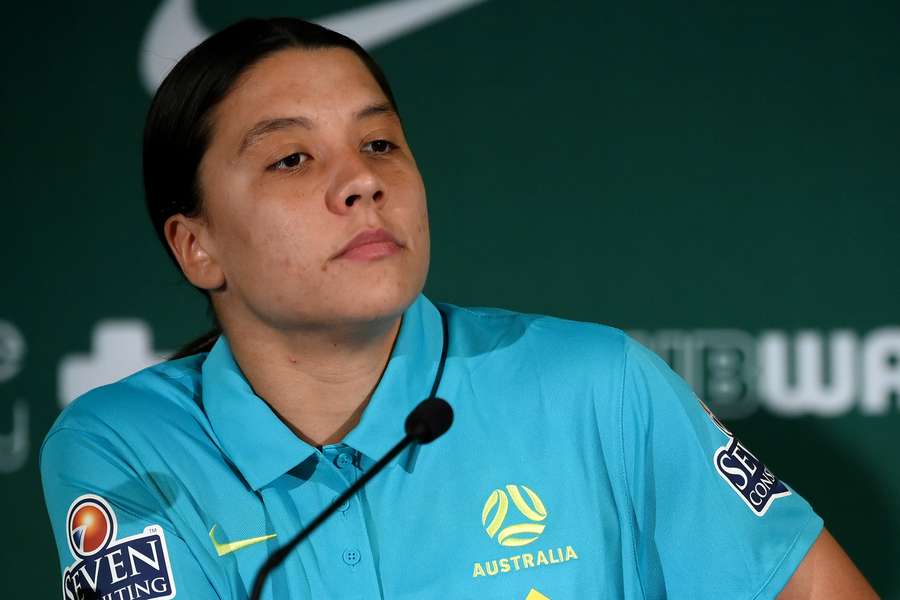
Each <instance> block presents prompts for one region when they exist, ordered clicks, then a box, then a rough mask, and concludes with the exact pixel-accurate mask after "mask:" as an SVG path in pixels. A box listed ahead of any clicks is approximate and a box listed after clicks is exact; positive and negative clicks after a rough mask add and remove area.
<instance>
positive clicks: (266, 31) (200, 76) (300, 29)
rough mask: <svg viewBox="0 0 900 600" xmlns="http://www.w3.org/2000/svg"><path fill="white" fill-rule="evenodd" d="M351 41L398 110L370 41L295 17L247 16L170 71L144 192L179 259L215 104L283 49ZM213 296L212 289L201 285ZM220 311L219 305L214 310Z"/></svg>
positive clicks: (191, 348)
mask: <svg viewBox="0 0 900 600" xmlns="http://www.w3.org/2000/svg"><path fill="white" fill-rule="evenodd" d="M288 48H300V49H305V50H316V49H325V48H346V49H347V50H350V51H352V52H353V53H354V54H356V56H358V57H359V59H360V60H361V61H362V62H363V64H364V65H365V66H366V68H367V69H368V70H369V73H371V74H372V77H374V78H375V81H376V82H377V83H378V85H379V86H380V87H381V90H382V92H384V95H385V96H386V97H387V99H388V101H389V102H390V103H391V106H392V108H393V109H394V111H395V112H397V114H399V111H398V110H397V103H396V101H395V100H394V95H393V93H392V92H391V88H390V85H389V84H388V81H387V78H386V77H385V76H384V73H383V72H382V70H381V68H380V67H379V66H378V64H376V62H375V61H374V60H373V59H372V57H371V56H369V54H368V53H367V52H366V51H365V50H363V49H362V47H361V46H360V45H359V44H357V43H356V42H355V41H353V40H351V39H350V38H348V37H346V36H344V35H342V34H340V33H337V32H335V31H331V30H330V29H326V28H324V27H322V26H320V25H316V24H315V23H309V22H307V21H303V20H301V19H294V18H290V17H278V18H272V19H244V20H242V21H238V22H237V23H235V24H233V25H231V26H229V27H227V28H225V29H223V30H222V31H220V32H218V33H216V34H214V35H212V36H210V37H209V38H207V39H206V40H205V41H203V42H202V43H201V44H200V45H198V46H197V47H195V48H194V49H192V50H191V51H190V52H188V53H187V54H186V55H185V56H184V58H182V59H181V60H179V61H178V63H177V64H176V65H175V67H174V68H173V69H172V71H171V72H170V73H169V74H168V76H166V78H165V80H163V82H162V84H161V85H160V86H159V89H158V90H157V91H156V95H155V96H154V97H153V102H152V103H151V104H150V110H149V112H148V113H147V121H146V124H145V126H144V150H143V168H144V198H145V202H146V206H147V212H148V213H149V214H150V220H151V222H152V223H153V227H154V229H155V230H156V235H157V236H158V237H159V240H160V242H161V243H162V245H163V247H164V248H165V249H166V252H167V253H168V254H169V258H171V259H172V261H173V262H174V263H175V264H176V266H177V265H178V261H177V260H176V259H175V255H174V254H173V253H172V250H171V248H169V244H168V242H166V237H165V233H164V231H163V227H164V225H165V222H166V220H167V219H168V218H169V217H171V216H172V215H177V214H184V215H186V216H196V215H198V214H200V211H201V210H202V193H201V190H200V186H199V182H198V180H197V169H198V167H199V165H200V160H201V159H202V158H203V154H204V153H205V152H206V148H207V146H208V145H209V138H210V132H211V129H212V125H213V123H212V113H213V109H215V107H216V106H217V105H218V104H219V103H220V102H221V101H222V100H223V99H224V98H225V96H227V95H228V93H229V91H230V90H231V89H232V87H233V86H234V84H235V82H236V81H237V80H238V78H239V77H240V76H241V75H242V74H243V73H244V72H245V71H246V70H247V69H248V68H250V67H251V66H253V65H254V64H256V63H257V62H259V61H260V60H262V59H263V58H265V57H267V56H269V55H271V54H274V53H275V52H277V51H279V50H284V49H288ZM201 291H202V292H203V293H204V295H206V296H207V299H208V298H209V294H208V293H207V292H206V291H205V290H201ZM211 312H212V311H211ZM213 319H214V321H215V324H216V326H215V328H214V329H213V330H212V331H210V332H208V333H206V334H204V335H203V336H202V337H200V338H198V339H197V340H194V341H193V342H191V343H189V344H187V345H186V346H184V347H183V348H182V349H180V350H179V351H178V352H177V353H176V354H175V355H174V356H173V357H172V358H180V357H183V356H188V355H190V354H195V353H197V352H204V351H208V350H209V349H210V348H211V347H212V345H213V344H214V343H215V341H216V339H217V338H218V336H219V335H220V334H221V327H220V326H219V324H218V321H217V320H216V319H215V314H214V313H213Z"/></svg>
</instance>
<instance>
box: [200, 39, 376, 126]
mask: <svg viewBox="0 0 900 600" xmlns="http://www.w3.org/2000/svg"><path fill="white" fill-rule="evenodd" d="M386 100H387V98H386V97H385V95H384V92H382V91H381V88H380V87H379V85H378V82H376V81H375V78H374V77H373V76H372V74H371V73H369V70H368V69H367V68H366V66H365V65H364V64H363V62H362V60H360V58H359V57H357V56H356V54H354V53H353V52H352V51H350V50H347V49H345V48H325V49H316V50H306V49H295V48H291V49H287V50H281V51H278V52H276V53H275V54H272V55H270V56H267V57H266V58H264V59H262V60H260V61H259V62H257V63H256V64H254V65H253V66H252V67H250V68H249V69H247V71H246V72H244V73H243V74H242V75H241V76H240V77H239V78H238V81H237V82H236V83H235V85H234V86H233V88H232V89H231V91H230V92H229V93H228V95H227V96H226V97H225V99H224V100H223V101H222V102H221V103H220V105H219V106H218V107H217V109H216V111H215V112H216V118H215V121H216V122H217V123H218V124H220V125H222V126H224V128H226V129H231V128H232V127H231V126H232V125H233V126H235V127H243V126H246V125H247V124H248V122H255V121H257V120H258V119H260V118H264V117H265V118H271V117H280V116H293V115H294V114H297V113H303V114H305V115H309V116H310V117H312V118H317V117H319V116H327V115H328V114H334V115H340V114H342V113H343V114H348V115H349V114H350V113H352V112H353V111H355V110H357V109H358V108H359V107H360V105H361V104H365V103H367V102H383V101H386ZM216 129H219V127H216Z"/></svg>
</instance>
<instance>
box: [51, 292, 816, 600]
mask: <svg viewBox="0 0 900 600" xmlns="http://www.w3.org/2000/svg"><path fill="white" fill-rule="evenodd" d="M440 308H441V310H442V311H444V313H445V314H446V316H447V319H448V325H449V352H448V357H447V360H446V366H445V371H444V375H443V378H442V381H441V383H440V387H439V391H438V396H440V397H442V398H445V399H446V400H447V401H448V402H449V403H450V404H451V405H452V407H453V410H454V414H455V420H454V423H453V426H452V427H451V428H450V430H449V432H447V433H446V434H445V435H444V436H443V437H441V438H440V439H438V440H437V441H435V442H434V443H432V444H430V445H428V446H421V447H413V448H411V449H409V450H408V451H406V452H404V453H402V454H401V455H400V456H399V457H398V458H397V459H396V460H395V461H394V462H392V463H391V464H390V465H389V466H388V467H387V468H386V469H385V471H384V472H382V473H381V474H379V475H378V476H377V477H376V478H375V479H373V480H372V481H371V482H370V484H369V485H368V486H367V487H366V488H365V489H364V490H363V491H362V492H361V493H360V494H359V495H357V496H355V497H354V498H353V499H352V500H350V501H349V502H348V503H346V504H345V505H344V506H341V508H340V510H339V511H338V512H337V513H336V514H335V515H334V516H333V518H331V519H330V520H329V521H327V522H326V523H325V524H324V525H323V526H322V527H321V528H320V529H318V530H317V531H316V532H315V533H314V534H313V535H312V536H311V537H310V538H309V539H308V540H307V541H306V542H305V543H304V544H302V545H301V546H300V547H299V548H298V549H297V550H296V551H294V553H293V554H291V555H290V557H289V558H288V559H287V560H286V562H285V563H284V564H283V565H282V566H281V567H280V568H278V569H277V570H276V571H275V572H274V573H273V574H272V576H271V578H270V579H269V581H268V583H267V585H266V588H265V593H264V597H265V598H268V599H275V598H277V599H284V598H291V599H292V600H295V599H306V598H310V599H316V600H321V599H332V598H334V599H345V598H346V599H360V600H362V599H365V600H371V599H373V598H385V599H404V600H412V599H416V600H420V599H423V598H453V599H478V600H481V599H495V598H496V599H503V600H540V599H544V598H550V599H552V600H566V599H582V598H629V599H631V598H634V599H637V598H645V599H655V598H664V597H670V598H691V599H697V598H729V599H737V598H773V597H775V596H776V595H777V593H778V592H779V591H780V590H781V589H782V588H783V586H784V585H785V584H786V583H787V581H788V579H789V578H790V577H791V575H792V573H793V572H794V570H795V569H796V568H797V566H798V565H799V563H800V561H801V560H802V558H803V556H804V555H805V553H806V552H807V550H808V549H809V547H810V546H811V545H812V543H813V542H814V541H815V539H816V537H817V536H818V534H819V532H820V531H821V529H822V520H821V519H820V518H819V517H818V516H816V514H815V513H814V512H813V511H812V509H811V508H810V506H809V505H808V504H807V502H806V501H804V500H803V499H802V498H801V497H800V496H799V495H798V494H797V493H796V492H795V491H794V490H793V489H791V488H790V487H788V486H787V485H786V484H784V483H783V482H782V481H781V480H780V479H778V478H777V477H776V476H775V474H773V473H772V472H771V471H770V470H769V469H768V468H766V467H765V465H764V464H763V463H762V462H761V461H760V459H759V458H758V457H756V456H755V455H754V454H753V453H752V452H751V450H750V449H748V448H746V447H745V446H744V445H742V444H741V443H740V441H739V440H738V439H736V438H735V437H734V436H733V434H732V433H731V432H730V431H729V430H728V429H727V428H726V427H725V426H724V425H723V424H722V423H721V422H719V421H718V420H717V419H715V417H714V416H713V415H712V414H711V413H709V412H708V411H707V410H706V409H705V406H704V405H703V404H702V403H701V402H700V401H699V400H698V399H697V398H696V396H695V395H694V394H693V392H692V391H691V389H690V388H689V387H688V386H687V385H686V384H685V383H684V381H682V380H681V379H680V378H679V377H678V376H677V375H676V374H674V373H673V372H672V371H671V370H670V369H669V367H668V366H667V365H666V364H665V362H663V361H662V360H661V359H660V358H658V357H657V356H656V355H655V354H653V353H652V352H650V351H649V350H647V349H645V348H644V347H642V346H640V345H639V344H637V343H636V342H635V341H634V340H632V339H631V338H629V337H628V336H627V335H625V334H624V333H623V332H621V331H619V330H617V329H613V328H609V327H605V326H601V325H596V324H590V323H578V322H573V321H566V320H562V319H556V318H551V317H546V316H541V315H526V314H520V313H515V312H509V311H504V310H499V309H481V308H480V309H467V308H460V307H456V306H451V305H441V306H440ZM441 347H442V325H441V316H440V313H439V311H438V308H437V307H436V306H435V305H434V304H432V303H431V302H430V301H429V300H428V299H426V298H425V297H424V296H419V297H418V298H417V299H416V301H415V302H414V303H413V304H412V305H411V306H410V307H409V308H408V309H407V310H406V311H405V313H404V315H403V320H402V323H401V327H400V331H399V334H398V339H397V341H396V344H395V345H394V348H393V350H392V353H391V356H390V359H389V362H388V364H387V367H386V370H385V372H384V374H383V376H382V378H381V380H380V382H379V383H378V386H377V388H376V390H375V392H374V394H373V396H372V398H371V401H370V403H369V405H368V406H367V407H366V409H365V412H364V413H363V415H362V418H361V420H360V422H359V424H358V425H357V426H356V428H354V429H353V430H352V431H351V432H350V433H349V434H348V435H347V436H346V438H345V439H344V440H343V441H342V442H341V443H339V444H333V445H329V446H325V447H323V448H321V449H318V448H316V447H313V446H310V445H308V444H306V443H304V442H303V441H301V440H300V439H299V438H297V436H295V435H294V434H293V433H292V432H291V431H290V429H288V427H286V426H285V425H284V423H282V421H281V420H280V419H279V418H278V416H277V415H276V414H275V413H273V411H272V410H271V408H270V407H269V406H268V404H266V402H265V401H264V400H263V399H262V398H260V397H259V396H257V395H256V394H254V392H253V390H252V389H251V387H250V385H249V383H248V382H247V379H246V378H245V377H244V376H243V374H242V373H241V370H240V367H239V366H238V365H237V364H236V362H235V359H234V356H233V355H232V353H231V350H230V349H229V345H228V340H227V339H226V338H225V337H224V336H223V337H220V338H219V340H218V341H217V343H216V344H215V346H214V347H213V348H212V350H211V351H210V352H209V353H208V354H198V355H194V356H191V357H188V358H184V359H180V360H174V361H168V362H164V363H161V364H158V365H156V366H153V367H150V368H148V369H145V370H143V371H140V372H138V373H136V374H134V375H132V376H130V377H127V378H125V379H123V380H121V381H119V382H117V383H114V384H111V385H107V386H104V387H101V388H98V389H95V390H93V391H91V392H89V393H87V394H86V395H84V396H82V397H81V398H80V399H78V400H76V401H75V402H74V403H72V404H71V405H70V406H69V407H67V408H66V410H65V411H63V413H62V414H61V415H60V417H59V419H58V420H57V421H56V423H55V424H54V425H53V427H52V429H51V430H50V432H49V433H48V434H47V437H46V439H45V441H44V444H43V446H42V448H41V473H42V478H43V485H44V493H45V498H46V503H47V508H48V511H49V515H50V521H51V524H52V528H53V533H54V536H55V539H56V543H57V546H58V549H59V555H60V564H61V569H62V588H63V597H64V598H71V599H75V598H103V599H113V600H134V599H137V598H140V599H151V598H152V599H157V598H173V597H178V598H186V599H191V600H205V599H213V598H219V599H231V598H245V597H246V596H247V594H248V591H249V589H250V587H251V585H252V582H253V578H254V575H255V573H256V571H257V569H258V568H259V567H260V565H261V564H262V562H263V561H264V560H265V558H266V557H267V556H268V555H269V554H270V553H272V552H273V551H274V550H275V549H276V548H277V547H279V545H280V544H282V543H283V542H285V541H287V540H288V539H289V538H290V537H291V536H292V535H293V534H294V533H295V532H297V531H298V530H299V529H301V528H302V527H303V526H304V525H305V524H307V523H309V522H310V521H311V520H312V519H313V518H314V517H315V516H316V515H317V514H318V513H319V512H320V511H321V510H322V509H324V508H325V507H326V506H328V505H329V503H331V502H332V501H333V500H334V499H335V498H336V497H337V496H338V495H339V494H340V493H341V492H342V491H343V490H344V489H346V487H347V486H348V485H350V484H351V483H352V482H353V481H354V480H356V478H358V477H359V476H360V474H361V473H362V472H364V471H365V470H366V469H368V468H369V467H370V466H371V465H372V464H373V463H374V462H375V461H376V460H378V458H379V457H380V456H382V455H383V454H384V453H385V452H387V451H388V449H389V448H391V447H392V446H393V445H394V444H395V443H396V442H397V441H398V440H399V439H400V438H401V437H402V436H403V433H404V432H403V424H404V419H405V418H406V415H407V414H408V413H409V411H410V410H411V409H412V408H413V407H414V406H415V405H416V404H418V403H419V402H420V401H421V400H422V399H424V398H425V397H426V395H427V394H428V392H429V391H430V389H431V385H432V382H433V378H434V376H435V373H436V372H437V368H438V362H439V359H440V354H441ZM322 401H323V402H327V401H328V399H327V398H323V399H322Z"/></svg>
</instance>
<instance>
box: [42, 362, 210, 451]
mask: <svg viewBox="0 0 900 600" xmlns="http://www.w3.org/2000/svg"><path fill="white" fill-rule="evenodd" d="M205 358H206V354H205V353H204V354H197V355H192V356H188V357H185V358H182V359H178V360H172V361H166V362H163V363H159V364H156V365H153V366H151V367H148V368H146V369H143V370H141V371H138V372H136V373H134V374H132V375H129V376H128V377H125V378H123V379H120V380H119V381H116V382H114V383H110V384H108V385H103V386H100V387H97V388H94V389H92V390H90V391H89V392H87V393H85V394H83V395H82V396H79V397H78V398H76V399H75V400H74V401H73V402H72V403H71V404H69V405H68V406H67V407H66V408H65V409H63V411H62V412H61V413H60V415H59V416H58V417H57V419H56V421H55V422H54V423H53V425H52V426H51V428H50V430H49V431H48V432H47V435H46V436H45V438H44V444H43V445H42V448H43V447H44V446H46V444H47V442H48V440H50V439H51V438H53V437H54V436H55V435H56V434H57V433H59V432H61V431H65V430H74V431H78V432H81V433H84V434H95V435H99V436H104V437H106V436H108V435H109V434H113V438H114V439H122V440H128V439H129V437H130V436H131V435H132V434H137V433H139V432H144V433H147V432H152V430H153V428H154V427H156V426H161V425H163V424H166V425H173V424H179V423H181V424H185V423H187V422H193V423H197V422H198V421H200V420H205V417H203V411H202V409H201V407H200V397H201V383H200V382H201V367H202V365H203V361H204V359H205Z"/></svg>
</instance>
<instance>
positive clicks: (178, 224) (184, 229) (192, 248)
mask: <svg viewBox="0 0 900 600" xmlns="http://www.w3.org/2000/svg"><path fill="white" fill-rule="evenodd" d="M163 231H164V233H165V236H166V241H167V242H168V244H169V248H171V249H172V253H173V254H174V255H175V259H176V260H177V261H178V264H179V265H180V266H181V271H182V273H184V276H185V277H186V278H187V280H188V281H190V282H191V283H192V284H193V285H194V286H196V287H198V288H201V289H204V290H215V289H219V288H221V287H222V286H223V285H224V284H225V274H224V273H223V272H222V269H221V267H220V266H219V263H218V261H217V260H216V259H215V256H214V254H213V253H212V252H211V251H212V250H213V248H211V247H210V246H211V240H210V238H209V235H208V228H207V226H206V224H205V223H203V222H201V221H200V220H199V219H196V218H191V217H186V216H184V215H182V214H178V215H173V216H171V217H169V219H168V220H167V221H166V223H165V225H164V226H163Z"/></svg>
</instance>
